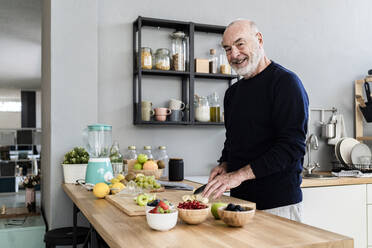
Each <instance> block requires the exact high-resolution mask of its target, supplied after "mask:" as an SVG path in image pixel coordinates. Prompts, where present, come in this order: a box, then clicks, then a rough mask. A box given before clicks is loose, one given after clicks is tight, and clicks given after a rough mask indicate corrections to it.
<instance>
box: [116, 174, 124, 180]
mask: <svg viewBox="0 0 372 248" xmlns="http://www.w3.org/2000/svg"><path fill="white" fill-rule="evenodd" d="M116 178H117V179H118V180H119V181H121V180H123V179H124V176H123V174H119V175H117V176H116Z"/></svg>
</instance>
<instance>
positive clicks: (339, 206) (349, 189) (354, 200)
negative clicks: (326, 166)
mask: <svg viewBox="0 0 372 248" xmlns="http://www.w3.org/2000/svg"><path fill="white" fill-rule="evenodd" d="M366 187H367V186H366V185H365V184H362V185H347V186H332V187H316V188H315V187H314V188H303V189H302V191H303V222H304V223H305V224H308V225H312V226H316V227H319V228H322V229H325V230H328V231H331V232H335V233H339V234H343V235H346V236H348V237H352V238H353V239H354V247H358V248H359V247H367V209H366V207H367V196H366V191H367V189H366Z"/></svg>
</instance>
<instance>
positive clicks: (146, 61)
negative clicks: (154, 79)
mask: <svg viewBox="0 0 372 248" xmlns="http://www.w3.org/2000/svg"><path fill="white" fill-rule="evenodd" d="M141 68H142V69H151V68H152V51H151V48H149V47H142V48H141Z"/></svg>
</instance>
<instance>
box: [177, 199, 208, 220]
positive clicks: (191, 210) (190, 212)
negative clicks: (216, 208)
mask: <svg viewBox="0 0 372 248" xmlns="http://www.w3.org/2000/svg"><path fill="white" fill-rule="evenodd" d="M177 209H178V212H179V217H180V219H181V220H183V221H184V222H186V223H187V224H191V225H196V224H200V223H202V222H203V221H205V220H206V219H207V217H208V214H209V212H210V207H209V206H208V205H207V204H204V203H201V202H200V201H197V200H193V201H191V200H189V201H185V202H180V203H179V204H178V206H177Z"/></svg>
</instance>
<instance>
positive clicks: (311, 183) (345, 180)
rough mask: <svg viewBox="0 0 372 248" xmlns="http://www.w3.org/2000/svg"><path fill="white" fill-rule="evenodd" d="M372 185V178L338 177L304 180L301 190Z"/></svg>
mask: <svg viewBox="0 0 372 248" xmlns="http://www.w3.org/2000/svg"><path fill="white" fill-rule="evenodd" d="M316 174H323V175H324V174H330V172H317V173H316ZM369 183H371V184H372V177H338V178H335V179H334V178H332V179H308V178H303V179H302V184H301V188H309V187H325V186H341V185H355V184H369Z"/></svg>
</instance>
